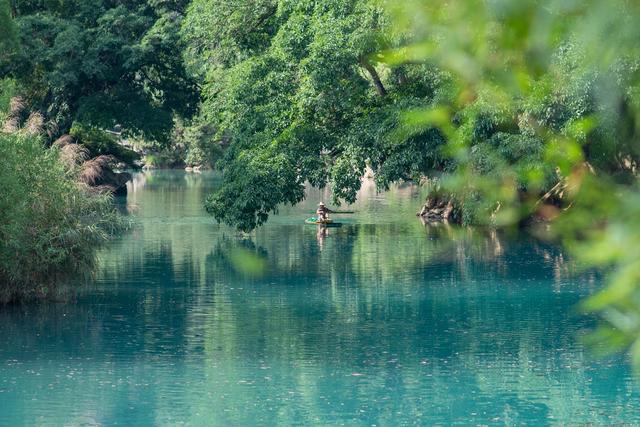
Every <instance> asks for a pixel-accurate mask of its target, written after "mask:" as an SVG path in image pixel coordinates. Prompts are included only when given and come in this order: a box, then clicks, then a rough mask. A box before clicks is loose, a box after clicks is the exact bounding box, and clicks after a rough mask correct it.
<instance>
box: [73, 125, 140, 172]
mask: <svg viewBox="0 0 640 427" xmlns="http://www.w3.org/2000/svg"><path fill="white" fill-rule="evenodd" d="M69 133H70V134H71V136H73V137H74V138H75V139H76V140H77V142H78V143H80V144H82V145H84V146H85V147H87V149H88V150H89V153H90V155H91V157H96V156H102V155H106V156H114V157H115V158H116V159H118V160H119V161H121V162H124V163H126V164H127V165H129V166H134V165H135V164H134V162H135V161H136V160H140V155H139V154H138V153H136V152H135V151H133V150H130V149H128V148H125V147H123V146H121V145H119V144H118V143H117V141H116V139H115V138H114V137H113V136H111V135H109V134H108V133H106V132H105V131H103V130H102V129H99V128H96V127H92V126H86V125H83V124H81V123H78V122H75V123H74V124H73V126H72V127H71V131H70V132H69Z"/></svg>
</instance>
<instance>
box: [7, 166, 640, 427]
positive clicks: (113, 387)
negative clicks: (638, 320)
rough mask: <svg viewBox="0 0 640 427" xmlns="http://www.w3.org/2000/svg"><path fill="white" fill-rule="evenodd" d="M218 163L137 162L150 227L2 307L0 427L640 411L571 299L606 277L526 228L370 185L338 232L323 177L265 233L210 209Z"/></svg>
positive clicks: (591, 418)
mask: <svg viewBox="0 0 640 427" xmlns="http://www.w3.org/2000/svg"><path fill="white" fill-rule="evenodd" d="M219 183H220V180H219V177H218V176H217V175H216V174H214V173H202V174H193V173H191V174H188V173H184V172H181V171H180V172H178V171H155V172H148V173H139V174H136V175H135V176H134V180H133V182H132V183H130V185H129V196H128V197H127V199H126V202H124V203H123V205H122V209H123V210H124V211H126V212H127V213H128V214H130V215H132V217H133V218H135V226H134V228H133V229H132V230H131V231H130V232H128V233H126V234H125V235H123V236H121V237H119V238H118V239H116V240H115V241H113V242H110V243H109V244H108V245H107V246H106V247H104V248H103V249H101V250H100V252H99V254H98V268H97V271H96V273H95V277H94V278H93V279H92V280H91V281H90V283H89V284H87V285H86V286H84V287H83V288H82V289H81V290H80V291H79V293H78V295H77V297H76V298H74V300H73V301H71V302H70V303H60V302H46V303H39V304H30V305H21V306H9V307H5V308H2V309H0V336H1V337H2V338H1V340H2V341H1V342H2V345H1V346H0V425H7V426H20V425H105V426H106V425H124V426H136V425H171V426H175V425H194V426H198V425H203V426H204V425H224V426H227V425H367V426H372V425H381V426H385V425H536V426H538V425H545V424H597V425H611V424H620V423H629V424H638V423H640V399H639V397H640V393H639V390H640V389H639V387H638V385H637V383H636V380H634V378H633V376H632V373H631V370H630V368H629V366H628V363H627V362H626V360H625V359H624V358H623V357H621V356H617V357H613V358H608V359H603V360H600V359H594V358H593V357H592V356H591V352H590V350H589V349H586V348H584V346H583V345H582V344H581V341H580V340H579V337H580V336H581V335H582V334H583V333H584V331H586V330H588V329H589V328H591V327H593V325H594V320H593V319H590V318H589V317H585V316H581V315H579V314H578V313H577V311H576V310H575V305H576V303H577V302H578V301H580V299H581V298H583V297H584V296H585V295H588V294H590V293H592V292H594V291H595V290H597V289H598V288H599V287H600V286H601V278H600V277H599V276H598V275H597V274H595V273H584V272H582V273H580V272H577V271H575V270H576V269H575V267H574V266H573V265H572V263H571V262H570V260H569V259H568V257H567V255H566V254H565V253H563V252H562V250H560V249H558V248H557V247H554V246H552V245H549V244H544V243H540V242H536V241H534V240H532V239H530V238H527V237H523V236H504V235H499V234H491V233H489V234H486V235H479V234H473V233H472V232H470V231H468V230H456V229H454V228H451V227H446V226H440V227H428V226H424V225H423V224H421V223H420V221H419V220H418V219H416V217H415V212H416V211H417V210H418V208H419V206H420V200H421V199H422V198H423V197H424V194H422V193H421V190H420V189H418V188H415V187H412V186H398V187H394V188H393V189H391V190H390V191H388V192H386V193H377V192H376V191H375V188H374V187H373V184H372V183H371V182H365V185H364V187H363V189H362V190H361V192H360V194H359V200H358V202H357V203H356V204H355V205H354V206H351V207H349V208H350V209H353V210H355V211H356V214H354V215H344V216H337V217H336V218H339V219H340V220H341V221H343V222H344V224H343V226H342V227H340V228H331V229H327V230H319V229H318V228H317V227H316V226H313V225H305V224H304V223H303V220H304V219H305V218H306V217H308V216H310V214H311V213H313V211H314V210H315V205H316V203H317V202H318V201H320V200H323V201H325V202H327V201H328V200H329V197H328V195H327V194H326V193H323V192H320V191H319V190H314V189H309V190H308V198H307V200H306V201H305V202H303V203H302V204H300V205H298V206H295V207H283V208H282V209H281V211H280V212H279V214H278V215H277V216H274V217H273V218H271V219H270V220H269V222H268V223H267V224H266V225H265V226H263V227H261V228H259V229H258V230H257V231H255V232H254V233H252V234H249V235H240V234H238V233H237V232H235V231H234V230H232V229H230V228H227V227H225V226H223V225H218V224H216V223H215V222H214V221H213V220H212V218H211V217H209V216H208V215H207V214H206V213H205V212H204V210H203V208H202V202H203V200H204V198H205V197H206V195H207V194H208V193H210V192H211V191H213V190H215V188H216V187H217V186H218V185H219Z"/></svg>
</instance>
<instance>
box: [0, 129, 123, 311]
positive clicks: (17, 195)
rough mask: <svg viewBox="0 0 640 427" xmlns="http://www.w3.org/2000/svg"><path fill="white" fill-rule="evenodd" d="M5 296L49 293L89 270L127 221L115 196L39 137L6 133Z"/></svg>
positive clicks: (0, 150)
mask: <svg viewBox="0 0 640 427" xmlns="http://www.w3.org/2000/svg"><path fill="white" fill-rule="evenodd" d="M0 158H2V159H3V165H2V166H3V167H2V168H0V189H1V190H0V302H8V301H11V300H17V299H29V298H34V297H42V296H49V295H52V294H53V293H55V292H56V291H58V290H60V289H61V287H60V286H61V285H62V284H63V283H66V282H67V281H68V280H69V279H70V278H71V277H72V276H74V275H76V274H78V273H81V272H88V271H89V269H90V267H91V266H92V264H93V261H94V254H95V251H94V249H95V247H96V246H97V245H98V244H99V243H101V242H103V241H104V240H106V239H107V238H108V236H109V235H110V234H112V233H114V232H115V231H116V229H117V228H119V227H120V226H122V220H121V219H120V217H119V216H118V215H117V213H116V211H115V209H114V207H113V204H112V203H111V199H110V196H107V195H104V194H98V193H95V192H92V191H91V190H90V189H89V188H88V187H87V186H85V185H83V184H80V183H78V182H77V180H76V177H77V172H78V171H77V170H75V169H74V168H69V166H68V165H65V163H64V162H62V161H60V149H58V148H57V147H54V148H51V149H46V148H44V146H43V144H42V142H41V141H40V140H39V139H37V138H34V137H29V136H25V135H18V134H0Z"/></svg>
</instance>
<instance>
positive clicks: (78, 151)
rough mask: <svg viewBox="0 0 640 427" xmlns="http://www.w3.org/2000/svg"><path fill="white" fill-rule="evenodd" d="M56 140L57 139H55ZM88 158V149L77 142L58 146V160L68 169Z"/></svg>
mask: <svg viewBox="0 0 640 427" xmlns="http://www.w3.org/2000/svg"><path fill="white" fill-rule="evenodd" d="M56 142H57V141H56ZM88 159H89V150H87V149H86V148H85V147H84V146H82V145H79V144H66V145H63V146H62V148H60V161H61V162H62V164H63V165H65V166H66V167H67V168H68V169H71V168H73V167H75V166H78V165H80V164H82V163H83V162H86V161H87V160H88Z"/></svg>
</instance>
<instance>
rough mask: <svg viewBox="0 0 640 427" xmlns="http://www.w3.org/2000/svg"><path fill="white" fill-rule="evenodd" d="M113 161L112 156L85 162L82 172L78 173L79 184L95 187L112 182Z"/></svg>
mask: <svg viewBox="0 0 640 427" xmlns="http://www.w3.org/2000/svg"><path fill="white" fill-rule="evenodd" d="M114 162H115V159H114V158H113V157H112V156H98V157H94V158H93V159H91V160H87V161H86V162H84V164H83V165H82V172H80V177H79V179H80V182H82V183H84V184H86V185H88V186H91V187H96V186H100V185H103V184H104V183H105V182H112V181H113V179H114V176H115V174H114V172H113V170H112V167H111V166H112V165H113V163H114Z"/></svg>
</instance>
